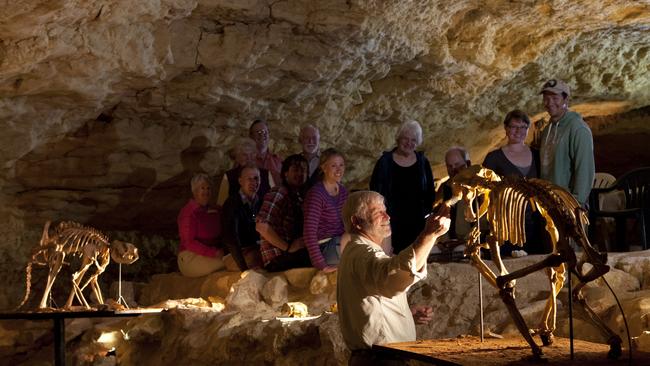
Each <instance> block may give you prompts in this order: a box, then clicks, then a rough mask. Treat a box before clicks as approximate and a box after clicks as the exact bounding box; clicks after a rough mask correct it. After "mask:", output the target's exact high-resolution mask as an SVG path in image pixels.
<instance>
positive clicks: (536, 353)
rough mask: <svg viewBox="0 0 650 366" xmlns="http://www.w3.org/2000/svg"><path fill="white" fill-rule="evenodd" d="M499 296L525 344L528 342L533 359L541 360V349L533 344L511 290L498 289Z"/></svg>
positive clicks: (533, 341)
mask: <svg viewBox="0 0 650 366" xmlns="http://www.w3.org/2000/svg"><path fill="white" fill-rule="evenodd" d="M499 296H501V300H503V302H504V304H505V305H506V307H507V308H508V312H509V313H510V316H511V317H512V320H513V321H514V322H515V325H516V326H517V329H519V333H521V335H522V336H523V337H524V339H525V340H526V342H528V344H529V345H530V348H531V350H532V351H533V357H535V358H536V359H541V358H542V355H543V352H542V349H541V348H540V347H539V346H538V345H537V343H535V340H533V337H532V336H531V334H530V330H529V329H528V326H527V325H526V321H525V320H524V317H523V316H522V315H521V313H520V312H519V309H517V304H516V303H515V298H514V297H513V296H512V289H511V288H502V289H500V290H499Z"/></svg>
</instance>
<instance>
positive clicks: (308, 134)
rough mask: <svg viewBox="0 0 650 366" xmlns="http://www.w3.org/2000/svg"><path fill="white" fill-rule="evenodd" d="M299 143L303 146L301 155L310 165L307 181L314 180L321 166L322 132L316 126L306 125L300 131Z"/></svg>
mask: <svg viewBox="0 0 650 366" xmlns="http://www.w3.org/2000/svg"><path fill="white" fill-rule="evenodd" d="M298 141H299V142H300V146H302V151H301V152H300V154H301V155H302V156H303V157H304V158H305V159H306V160H307V164H309V174H307V179H308V180H312V179H313V178H312V177H313V176H314V173H315V172H316V170H317V169H318V166H319V165H320V131H319V130H318V127H316V126H314V125H310V124H307V125H304V126H302V128H301V129H300V134H299V135H298Z"/></svg>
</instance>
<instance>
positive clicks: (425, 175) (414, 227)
mask: <svg viewBox="0 0 650 366" xmlns="http://www.w3.org/2000/svg"><path fill="white" fill-rule="evenodd" d="M395 138H396V142H397V146H396V147H395V148H394V149H393V150H391V151H385V152H384V153H383V154H382V156H381V157H380V158H379V160H378V161H377V164H375V169H374V170H373V172H372V177H371V179H370V189H371V190H373V191H376V192H379V193H381V194H382V195H383V196H384V198H385V204H386V209H387V212H388V214H389V215H390V224H391V225H390V226H391V230H392V236H391V242H392V246H393V251H394V253H399V252H400V251H401V250H402V249H404V248H406V247H407V246H409V245H411V244H412V243H413V241H415V238H416V237H417V236H418V235H419V234H420V232H421V231H422V229H423V228H424V216H425V215H426V214H428V213H429V212H430V211H431V205H432V204H433V200H434V194H435V193H434V184H433V174H432V173H431V165H430V164H429V160H428V159H427V158H426V157H425V156H424V153H422V152H421V151H415V148H416V147H417V146H419V145H420V144H421V143H422V127H420V124H419V123H418V122H417V121H409V122H406V123H404V124H402V125H401V126H400V128H399V130H398V131H397V134H396V136H395Z"/></svg>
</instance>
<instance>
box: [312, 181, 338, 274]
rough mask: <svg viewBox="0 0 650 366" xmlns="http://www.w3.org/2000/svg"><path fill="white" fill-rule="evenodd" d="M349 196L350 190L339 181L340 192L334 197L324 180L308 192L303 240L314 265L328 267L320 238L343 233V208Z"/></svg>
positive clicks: (321, 267)
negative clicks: (320, 244)
mask: <svg viewBox="0 0 650 366" xmlns="http://www.w3.org/2000/svg"><path fill="white" fill-rule="evenodd" d="M347 198H348V191H347V190H346V189H345V187H343V185H341V184H340V183H339V194H338V195H337V196H336V197H332V196H330V195H329V193H327V190H326V189H325V186H324V185H323V182H318V183H316V184H314V186H313V187H312V188H311V189H310V190H309V192H307V196H306V197H305V207H304V210H303V211H304V217H305V221H304V226H303V240H304V241H305V246H306V247H307V250H308V251H309V258H310V259H311V263H312V265H313V266H314V267H316V268H318V269H323V268H325V267H327V263H326V262H325V258H323V254H322V253H321V251H320V246H319V244H318V241H319V240H322V239H327V238H331V237H334V236H340V235H343V232H344V228H343V220H342V219H341V210H342V209H343V204H344V203H345V200H346V199H347Z"/></svg>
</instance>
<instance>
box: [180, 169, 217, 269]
mask: <svg viewBox="0 0 650 366" xmlns="http://www.w3.org/2000/svg"><path fill="white" fill-rule="evenodd" d="M191 187H192V198H190V200H189V201H188V202H187V204H185V206H184V207H183V208H182V209H181V211H180V213H179V214H178V234H179V236H180V239H181V240H180V243H179V246H178V258H177V260H178V269H179V270H180V271H181V273H182V274H183V275H184V276H187V277H200V276H205V275H207V274H210V273H212V272H214V271H217V270H220V269H222V268H224V263H223V260H222V259H223V255H224V249H223V246H222V243H221V232H222V230H221V220H220V218H221V211H220V210H219V208H218V207H216V206H215V207H211V206H210V200H211V198H212V185H211V183H210V178H209V177H208V176H207V174H203V173H199V174H196V175H195V176H194V177H192V181H191Z"/></svg>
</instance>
